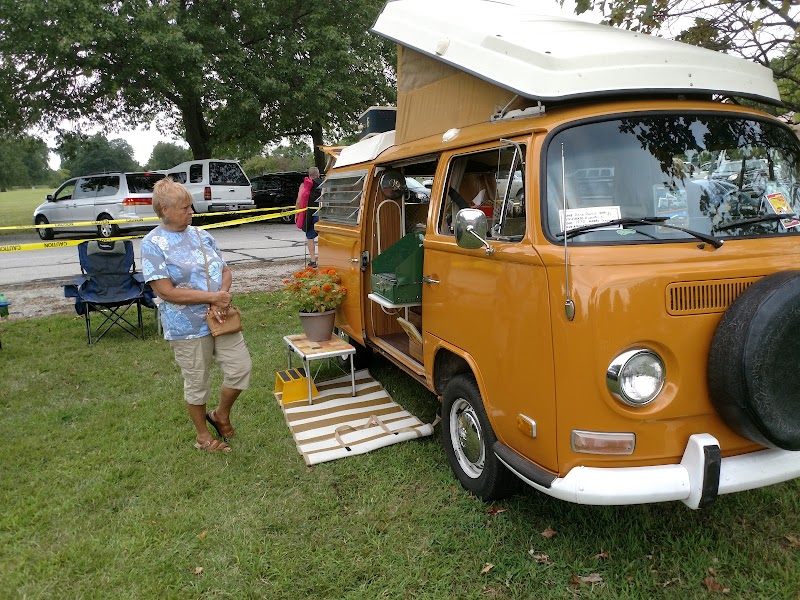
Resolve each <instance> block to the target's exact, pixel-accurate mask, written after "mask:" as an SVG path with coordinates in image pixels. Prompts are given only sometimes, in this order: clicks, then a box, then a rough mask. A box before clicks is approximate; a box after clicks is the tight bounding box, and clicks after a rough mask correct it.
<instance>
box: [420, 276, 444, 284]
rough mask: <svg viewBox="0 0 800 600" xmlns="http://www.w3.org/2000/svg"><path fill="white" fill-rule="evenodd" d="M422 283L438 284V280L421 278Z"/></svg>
mask: <svg viewBox="0 0 800 600" xmlns="http://www.w3.org/2000/svg"><path fill="white" fill-rule="evenodd" d="M422 281H424V282H425V283H440V282H439V280H438V279H431V278H430V277H425V276H423V277H422Z"/></svg>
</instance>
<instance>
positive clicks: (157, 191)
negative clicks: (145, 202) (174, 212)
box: [153, 177, 192, 218]
mask: <svg viewBox="0 0 800 600" xmlns="http://www.w3.org/2000/svg"><path fill="white" fill-rule="evenodd" d="M187 198H188V199H189V200H190V201H191V200H192V195H191V194H190V193H189V190H187V189H186V188H185V187H183V185H182V184H180V183H178V182H177V181H175V180H174V179H172V178H171V177H164V179H159V180H158V181H156V184H155V185H154V186H153V210H154V211H156V214H157V215H158V216H159V217H160V218H161V217H163V216H164V212H163V211H164V208H165V207H168V208H172V207H173V206H175V205H176V204H177V203H178V202H180V201H181V200H185V199H187Z"/></svg>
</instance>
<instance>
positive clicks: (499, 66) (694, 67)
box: [372, 0, 780, 104]
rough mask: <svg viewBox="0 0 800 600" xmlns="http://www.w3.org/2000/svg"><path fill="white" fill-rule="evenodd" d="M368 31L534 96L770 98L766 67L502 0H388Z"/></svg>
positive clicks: (772, 90) (773, 100)
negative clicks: (624, 94)
mask: <svg viewBox="0 0 800 600" xmlns="http://www.w3.org/2000/svg"><path fill="white" fill-rule="evenodd" d="M531 4H532V3H531ZM372 31H373V32H374V33H376V34H378V35H380V36H382V37H385V38H388V39H390V40H393V41H395V42H397V43H398V44H401V45H402V46H405V47H408V48H411V49H414V50H417V51H418V52H422V53H424V54H427V55H429V56H431V57H434V58H436V59H438V60H441V61H443V62H445V63H447V64H450V65H452V66H454V67H456V68H458V69H460V70H463V71H466V72H468V73H471V74H473V75H475V76H477V77H480V78H481V79H485V80H487V81H489V82H492V83H494V84H495V85H498V86H500V87H503V88H505V89H508V90H511V91H513V92H515V93H517V94H520V95H521V96H524V97H527V98H532V99H534V100H541V101H545V100H561V99H569V98H578V97H582V96H597V95H609V94H613V93H618V92H627V93H637V94H639V93H646V94H652V93H654V92H669V93H686V94H696V93H707V92H713V93H719V94H725V95H733V96H741V97H748V98H754V99H758V100H762V101H764V102H768V103H770V104H779V103H780V94H779V92H778V88H777V86H776V85H775V82H774V81H773V76H772V71H771V70H770V69H768V68H766V67H763V66H761V65H757V64H756V63H753V62H750V61H748V60H745V59H742V58H736V57H733V56H729V55H727V54H722V53H720V52H715V51H713V50H706V49H703V48H699V47H697V46H690V45H688V44H683V43H680V42H675V41H671V40H665V39H663V38H657V37H654V36H650V35H645V34H641V33H635V32H631V31H627V30H624V29H617V28H614V27H609V26H606V25H596V24H594V23H587V22H584V21H580V20H577V19H568V18H564V17H560V16H552V15H543V14H537V13H536V12H535V9H532V8H530V7H527V6H520V5H514V4H510V3H508V2H503V1H502V0H390V1H389V2H387V3H386V6H385V7H384V9H383V12H381V14H380V15H379V16H378V20H377V21H376V22H375V25H374V27H373V28H372Z"/></svg>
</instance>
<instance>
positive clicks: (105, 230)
mask: <svg viewBox="0 0 800 600" xmlns="http://www.w3.org/2000/svg"><path fill="white" fill-rule="evenodd" d="M97 220H98V221H111V215H108V214H106V213H103V214H102V215H100V216H99V217H97ZM97 235H98V236H99V237H101V238H111V237H117V236H118V235H119V227H117V226H116V225H113V224H111V223H102V224H101V225H98V226H97Z"/></svg>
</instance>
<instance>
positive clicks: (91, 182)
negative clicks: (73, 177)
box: [72, 177, 101, 200]
mask: <svg viewBox="0 0 800 600" xmlns="http://www.w3.org/2000/svg"><path fill="white" fill-rule="evenodd" d="M100 179H101V178H100V177H83V178H82V179H81V180H80V181H79V182H78V185H77V186H75V193H73V194H72V199H73V200H80V199H81V198H94V197H95V196H96V195H97V188H98V187H99V185H100Z"/></svg>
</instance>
